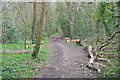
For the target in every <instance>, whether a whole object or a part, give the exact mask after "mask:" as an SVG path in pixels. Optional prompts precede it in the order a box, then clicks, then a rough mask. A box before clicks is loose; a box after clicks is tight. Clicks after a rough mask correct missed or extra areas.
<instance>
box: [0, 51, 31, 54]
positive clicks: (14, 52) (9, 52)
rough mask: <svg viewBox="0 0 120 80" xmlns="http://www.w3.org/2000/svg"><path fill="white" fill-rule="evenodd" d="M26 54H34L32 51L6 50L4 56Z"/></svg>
mask: <svg viewBox="0 0 120 80" xmlns="http://www.w3.org/2000/svg"><path fill="white" fill-rule="evenodd" d="M24 52H32V50H4V51H2V54H19V53H24Z"/></svg>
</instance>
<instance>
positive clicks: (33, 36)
mask: <svg viewBox="0 0 120 80" xmlns="http://www.w3.org/2000/svg"><path fill="white" fill-rule="evenodd" d="M33 14H34V15H33V24H32V35H31V39H32V44H34V43H35V26H36V17H37V2H36V0H35V2H34V8H33Z"/></svg>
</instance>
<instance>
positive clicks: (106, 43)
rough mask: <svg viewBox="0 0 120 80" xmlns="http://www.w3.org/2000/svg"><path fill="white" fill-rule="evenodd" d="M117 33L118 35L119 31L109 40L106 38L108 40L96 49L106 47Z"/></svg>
mask: <svg viewBox="0 0 120 80" xmlns="http://www.w3.org/2000/svg"><path fill="white" fill-rule="evenodd" d="M118 33H120V31H117V32H115V33H114V34H113V35H112V36H111V37H110V38H108V39H107V40H106V41H105V43H104V44H103V45H102V46H100V47H99V48H98V50H101V49H102V48H103V47H105V46H106V45H108V44H109V42H110V40H111V39H113V38H114V37H115V35H116V34H118Z"/></svg>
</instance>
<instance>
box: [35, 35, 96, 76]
mask: <svg viewBox="0 0 120 80" xmlns="http://www.w3.org/2000/svg"><path fill="white" fill-rule="evenodd" d="M47 48H48V49H49V52H50V53H49V56H48V59H47V61H46V65H45V66H44V70H39V74H38V75H37V76H36V77H37V78H95V77H96V76H95V73H96V72H95V71H93V70H90V69H88V68H86V64H87V63H88V61H89V58H88V56H87V54H86V53H85V52H84V51H83V49H82V48H78V47H76V46H74V45H71V44H69V43H66V42H64V41H63V40H61V39H60V38H59V36H58V35H52V37H50V38H49V45H48V46H47Z"/></svg>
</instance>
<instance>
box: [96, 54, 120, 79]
mask: <svg viewBox="0 0 120 80" xmlns="http://www.w3.org/2000/svg"><path fill="white" fill-rule="evenodd" d="M106 54H110V53H106ZM113 54H118V53H117V52H116V53H115V52H114V53H113ZM103 58H107V59H108V60H109V62H107V63H103V64H104V65H105V67H104V68H101V73H100V74H98V76H99V77H100V78H118V76H119V72H120V65H119V64H120V59H119V58H118V56H108V55H104V56H103Z"/></svg>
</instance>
